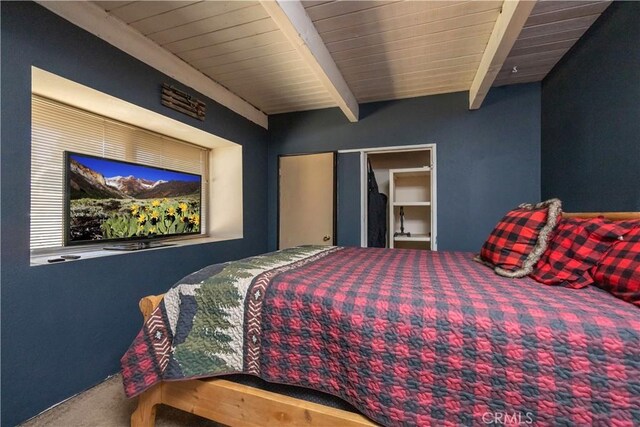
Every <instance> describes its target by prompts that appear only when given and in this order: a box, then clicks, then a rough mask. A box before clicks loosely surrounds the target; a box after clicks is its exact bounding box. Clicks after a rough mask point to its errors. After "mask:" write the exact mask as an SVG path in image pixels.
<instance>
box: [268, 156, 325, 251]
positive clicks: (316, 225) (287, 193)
mask: <svg viewBox="0 0 640 427" xmlns="http://www.w3.org/2000/svg"><path fill="white" fill-rule="evenodd" d="M279 169H280V179H279V187H278V190H279V199H280V200H279V202H278V203H279V204H278V216H279V220H278V224H279V231H278V248H279V249H285V248H290V247H293V246H298V245H333V244H335V235H334V230H335V153H320V154H304V155H291V156H280V158H279Z"/></svg>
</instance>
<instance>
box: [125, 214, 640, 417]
mask: <svg viewBox="0 0 640 427" xmlns="http://www.w3.org/2000/svg"><path fill="white" fill-rule="evenodd" d="M562 215H563V217H565V218H595V217H599V216H602V217H604V218H607V219H610V220H612V221H623V220H628V219H634V220H640V212H580V213H567V212H563V214H562ZM162 298H163V295H151V296H147V297H144V298H142V299H141V300H140V304H139V305H140V311H141V312H142V315H143V316H144V319H145V320H146V319H147V318H148V317H149V316H150V315H151V313H152V312H153V310H154V309H155V308H156V307H157V306H158V304H160V301H161V300H162ZM158 404H164V405H168V406H172V407H174V408H178V409H181V410H183V411H187V412H190V413H193V414H196V415H199V416H201V417H204V418H207V419H210V420H212V421H216V422H219V423H222V424H226V425H229V426H256V427H258V426H265V425H290V426H334V425H335V426H341V427H362V426H376V425H377V424H375V423H373V422H372V421H371V420H369V419H368V418H366V417H364V416H363V415H360V414H356V413H353V412H349V411H344V410H341V409H335V408H332V407H329V406H325V405H319V404H317V403H311V402H307V401H306V400H301V399H296V398H293V397H288V396H284V395H281V394H278V393H273V392H269V391H265V390H260V389H257V388H254V387H250V386H246V385H242V384H237V383H234V382H231V381H227V380H223V379H218V378H210V379H199V380H185V381H166V382H161V383H160V384H157V385H155V386H154V387H152V388H150V389H149V390H147V391H145V392H144V393H142V394H141V395H140V397H139V400H138V407H137V408H136V410H135V411H134V412H133V414H132V415H131V426H132V427H153V426H154V425H155V418H156V405H158Z"/></svg>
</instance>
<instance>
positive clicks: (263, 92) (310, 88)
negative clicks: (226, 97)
mask: <svg viewBox="0 0 640 427" xmlns="http://www.w3.org/2000/svg"><path fill="white" fill-rule="evenodd" d="M319 91H324V93H326V90H325V89H324V87H323V86H322V85H321V84H319V83H318V84H316V83H315V82H311V83H290V84H285V85H284V86H280V87H279V88H276V87H271V86H264V87H247V88H245V89H244V93H246V94H248V95H249V96H253V97H255V98H259V99H265V98H270V97H274V96H276V95H282V94H283V93H286V94H287V95H300V94H303V93H307V92H308V93H317V92H319ZM237 92H238V95H240V96H242V94H243V91H242V90H238V91H237Z"/></svg>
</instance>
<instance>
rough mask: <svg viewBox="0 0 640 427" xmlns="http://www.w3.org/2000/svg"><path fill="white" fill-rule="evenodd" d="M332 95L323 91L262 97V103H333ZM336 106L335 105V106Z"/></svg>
mask: <svg viewBox="0 0 640 427" xmlns="http://www.w3.org/2000/svg"><path fill="white" fill-rule="evenodd" d="M332 100H333V98H331V96H330V95H328V94H327V91H326V90H324V88H323V90H322V91H320V92H308V93H298V94H295V95H293V94H283V93H281V94H276V95H273V96H268V97H260V102H263V103H265V104H269V103H276V102H292V103H293V102H307V101H320V102H325V101H332ZM334 105H335V104H334Z"/></svg>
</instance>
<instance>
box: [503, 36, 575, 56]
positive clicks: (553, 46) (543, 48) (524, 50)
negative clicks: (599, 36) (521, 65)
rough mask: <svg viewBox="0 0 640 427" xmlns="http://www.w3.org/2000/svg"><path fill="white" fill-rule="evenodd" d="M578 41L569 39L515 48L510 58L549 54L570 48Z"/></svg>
mask: <svg viewBox="0 0 640 427" xmlns="http://www.w3.org/2000/svg"><path fill="white" fill-rule="evenodd" d="M576 41H578V39H577V38H575V39H569V40H560V41H557V42H553V43H546V44H540V45H535V46H528V47H521V48H518V49H516V48H515V47H514V48H513V49H511V53H510V54H509V56H510V57H511V56H522V55H530V54H533V53H542V52H548V51H550V50H557V49H563V48H570V47H571V46H573V45H574V44H575V42H576ZM514 46H515V45H514Z"/></svg>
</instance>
